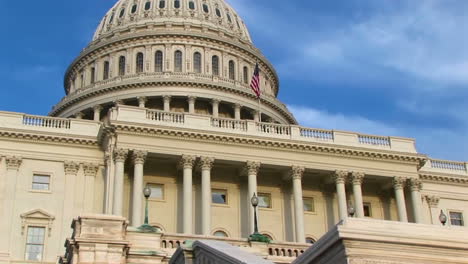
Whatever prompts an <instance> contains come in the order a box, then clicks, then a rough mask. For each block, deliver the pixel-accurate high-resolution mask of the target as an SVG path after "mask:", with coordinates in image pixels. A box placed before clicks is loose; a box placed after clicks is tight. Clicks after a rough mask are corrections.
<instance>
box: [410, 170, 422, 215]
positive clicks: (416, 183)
mask: <svg viewBox="0 0 468 264" xmlns="http://www.w3.org/2000/svg"><path fill="white" fill-rule="evenodd" d="M410 188H411V202H412V206H413V215H414V222H415V223H417V224H422V222H423V219H422V199H421V188H422V182H421V180H420V179H416V178H411V179H410Z"/></svg>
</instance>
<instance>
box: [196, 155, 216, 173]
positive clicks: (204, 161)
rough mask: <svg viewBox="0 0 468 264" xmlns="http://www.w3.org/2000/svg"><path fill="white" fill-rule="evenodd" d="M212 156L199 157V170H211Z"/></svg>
mask: <svg viewBox="0 0 468 264" xmlns="http://www.w3.org/2000/svg"><path fill="white" fill-rule="evenodd" d="M213 163H214V158H211V157H201V158H200V161H199V163H198V166H199V168H200V169H201V170H211V169H212V168H213Z"/></svg>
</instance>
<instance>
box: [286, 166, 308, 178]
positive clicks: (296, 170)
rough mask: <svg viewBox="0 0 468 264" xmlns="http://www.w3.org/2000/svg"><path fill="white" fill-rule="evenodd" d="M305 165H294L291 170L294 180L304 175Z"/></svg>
mask: <svg viewBox="0 0 468 264" xmlns="http://www.w3.org/2000/svg"><path fill="white" fill-rule="evenodd" d="M304 171H305V167H302V166H292V167H291V171H290V172H289V173H290V175H291V178H292V179H293V180H298V179H299V180H300V179H302V176H304Z"/></svg>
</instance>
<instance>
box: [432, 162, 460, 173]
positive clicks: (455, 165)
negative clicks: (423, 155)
mask: <svg viewBox="0 0 468 264" xmlns="http://www.w3.org/2000/svg"><path fill="white" fill-rule="evenodd" d="M431 167H432V168H435V169H443V170H455V171H466V170H467V169H466V164H465V163H463V162H454V161H445V160H431Z"/></svg>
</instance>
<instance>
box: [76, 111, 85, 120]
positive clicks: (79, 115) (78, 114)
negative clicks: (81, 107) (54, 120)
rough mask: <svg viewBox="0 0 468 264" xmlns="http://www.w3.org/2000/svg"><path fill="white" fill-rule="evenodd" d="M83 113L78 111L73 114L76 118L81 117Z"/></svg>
mask: <svg viewBox="0 0 468 264" xmlns="http://www.w3.org/2000/svg"><path fill="white" fill-rule="evenodd" d="M83 116H84V114H83V113H82V112H78V113H76V114H75V118H76V119H83Z"/></svg>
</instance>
